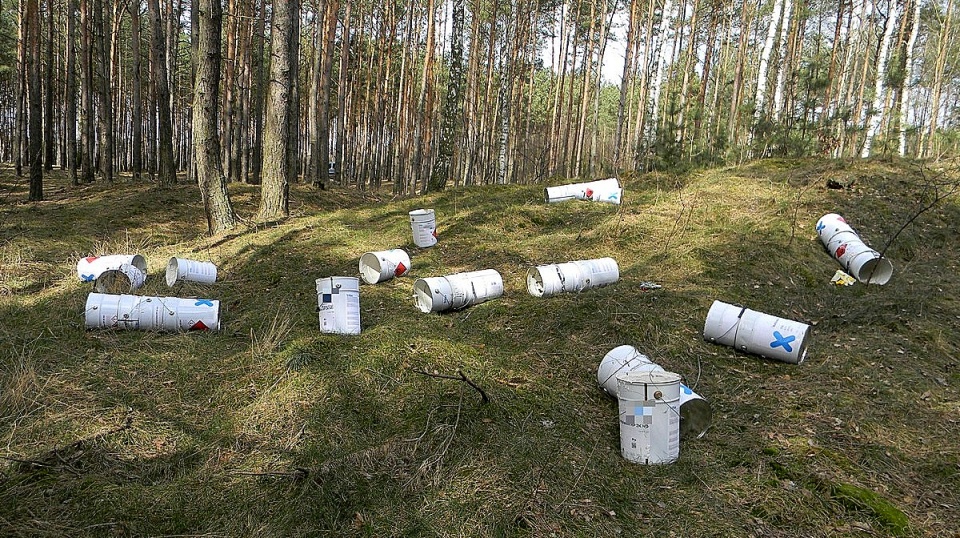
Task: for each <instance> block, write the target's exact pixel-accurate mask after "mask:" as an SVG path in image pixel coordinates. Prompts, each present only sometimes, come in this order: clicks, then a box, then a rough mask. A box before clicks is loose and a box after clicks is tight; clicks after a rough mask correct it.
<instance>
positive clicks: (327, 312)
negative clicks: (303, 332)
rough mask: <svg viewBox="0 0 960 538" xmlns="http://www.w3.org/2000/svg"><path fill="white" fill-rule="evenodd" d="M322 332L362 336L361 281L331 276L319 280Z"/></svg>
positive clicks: (319, 308) (318, 296) (318, 299)
mask: <svg viewBox="0 0 960 538" xmlns="http://www.w3.org/2000/svg"><path fill="white" fill-rule="evenodd" d="M317 311H318V312H320V331H321V332H325V333H334V334H360V279H358V278H355V277H350V276H331V277H326V278H318V279H317Z"/></svg>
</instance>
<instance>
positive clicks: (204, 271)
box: [167, 257, 217, 286]
mask: <svg viewBox="0 0 960 538" xmlns="http://www.w3.org/2000/svg"><path fill="white" fill-rule="evenodd" d="M185 280H188V281H190V282H200V283H203V284H212V283H214V282H216V281H217V266H216V265H214V264H213V262H200V261H196V260H188V259H185V258H176V257H174V258H170V261H169V262H167V286H173V285H174V284H177V283H178V282H182V281H185Z"/></svg>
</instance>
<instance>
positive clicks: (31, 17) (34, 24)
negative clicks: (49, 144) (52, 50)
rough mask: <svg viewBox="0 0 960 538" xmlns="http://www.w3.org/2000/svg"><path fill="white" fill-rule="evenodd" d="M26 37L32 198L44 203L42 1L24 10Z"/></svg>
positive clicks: (31, 0) (28, 0)
mask: <svg viewBox="0 0 960 538" xmlns="http://www.w3.org/2000/svg"><path fill="white" fill-rule="evenodd" d="M24 7H25V10H24V20H23V24H24V26H25V28H24V30H25V32H24V33H25V34H26V40H27V42H26V52H27V54H26V65H25V66H24V67H25V68H26V73H27V88H28V90H27V93H28V95H29V98H28V100H29V102H30V109H29V120H28V124H29V126H28V129H27V131H28V132H27V137H28V140H29V146H28V154H29V159H30V194H29V199H30V201H32V202H38V201H40V200H43V102H42V101H41V99H40V0H26V5H25V6H24Z"/></svg>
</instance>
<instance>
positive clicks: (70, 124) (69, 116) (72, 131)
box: [63, 0, 80, 186]
mask: <svg viewBox="0 0 960 538" xmlns="http://www.w3.org/2000/svg"><path fill="white" fill-rule="evenodd" d="M76 17H77V1H76V0H67V14H66V19H67V39H66V50H65V51H64V54H65V56H66V58H65V62H64V64H65V67H64V94H65V95H64V105H63V109H64V110H63V117H64V119H63V127H64V129H63V133H64V138H65V140H66V149H65V151H64V153H65V154H66V159H64V161H65V162H66V167H67V176H68V177H69V178H70V184H71V185H74V186H76V185H79V184H80V181H79V179H78V177H77V75H76V69H77V66H76V62H77V59H76V57H77V53H76V50H74V49H75V45H74V43H76V39H75V38H74V36H75V34H76Z"/></svg>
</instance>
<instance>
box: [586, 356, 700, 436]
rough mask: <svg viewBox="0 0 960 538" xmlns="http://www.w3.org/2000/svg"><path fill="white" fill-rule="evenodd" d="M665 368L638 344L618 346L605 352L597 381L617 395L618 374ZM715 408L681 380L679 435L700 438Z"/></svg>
mask: <svg viewBox="0 0 960 538" xmlns="http://www.w3.org/2000/svg"><path fill="white" fill-rule="evenodd" d="M654 370H660V371H662V370H663V367H661V366H660V365H659V364H656V363H654V362H653V361H651V360H650V357H647V356H646V355H644V354H643V353H640V352H639V351H637V348H635V347H633V346H630V345H623V346H617V347H615V348H613V349H611V350H610V351H609V352H607V354H606V355H604V357H603V360H602V361H600V366H599V367H598V368H597V383H598V384H599V385H600V387H601V388H603V391H604V392H606V393H607V394H608V395H610V396H612V397H614V398H616V397H617V378H618V377H621V376H624V375H626V374H628V373H630V372H645V371H646V372H649V371H654ZM712 420H713V409H712V408H711V407H710V403H709V402H707V401H706V400H705V399H704V398H703V397H702V396H700V395H699V394H697V393H696V392H693V390H691V389H690V388H689V387H687V386H686V385H684V384H683V383H681V384H680V438H681V439H698V438H700V437H703V436H704V434H706V433H707V430H708V429H710V422H711V421H712Z"/></svg>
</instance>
